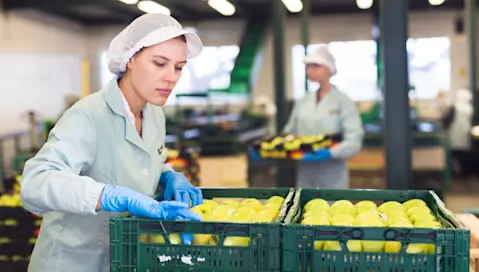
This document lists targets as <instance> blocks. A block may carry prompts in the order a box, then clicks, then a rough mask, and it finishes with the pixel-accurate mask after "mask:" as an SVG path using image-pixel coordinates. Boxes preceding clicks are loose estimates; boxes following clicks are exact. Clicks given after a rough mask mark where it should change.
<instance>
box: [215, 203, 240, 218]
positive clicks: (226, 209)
mask: <svg viewBox="0 0 479 272" xmlns="http://www.w3.org/2000/svg"><path fill="white" fill-rule="evenodd" d="M235 210H236V208H234V207H232V206H229V205H225V204H219V205H218V207H216V209H214V210H213V214H218V215H219V214H226V215H228V216H230V215H232V214H233V213H234V212H235Z"/></svg>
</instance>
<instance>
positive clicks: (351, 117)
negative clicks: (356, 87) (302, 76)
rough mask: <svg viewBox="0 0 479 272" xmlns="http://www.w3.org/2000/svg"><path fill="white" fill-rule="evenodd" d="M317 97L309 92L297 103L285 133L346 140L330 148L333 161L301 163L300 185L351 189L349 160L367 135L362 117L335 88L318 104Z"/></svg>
mask: <svg viewBox="0 0 479 272" xmlns="http://www.w3.org/2000/svg"><path fill="white" fill-rule="evenodd" d="M316 97H317V92H309V93H306V95H305V96H304V97H302V98H301V99H300V100H298V101H297V102H296V103H295V105H294V108H293V111H292V113H291V116H290V118H289V121H288V123H287V124H286V126H285V128H284V132H287V133H292V134H295V135H299V136H312V135H319V134H336V133H341V134H342V135H343V141H342V143H341V144H339V145H338V146H336V147H334V148H332V149H331V153H332V155H333V159H331V160H328V161H325V162H321V163H316V162H300V163H299V164H298V177H297V186H298V187H306V188H307V187H310V188H338V189H340V188H348V186H349V173H348V168H347V164H346V160H347V159H348V158H350V157H352V156H354V155H355V154H357V153H358V152H359V151H360V149H361V146H362V140H363V136H364V131H363V127H362V123H361V118H360V116H359V113H358V110H357V107H356V105H355V104H354V103H353V101H351V99H350V98H349V97H348V96H347V95H346V94H344V93H341V92H340V91H338V90H337V89H336V87H334V86H332V87H331V90H330V91H329V93H328V94H327V95H326V96H325V97H323V98H322V99H321V100H320V101H319V103H318V102H317V99H316Z"/></svg>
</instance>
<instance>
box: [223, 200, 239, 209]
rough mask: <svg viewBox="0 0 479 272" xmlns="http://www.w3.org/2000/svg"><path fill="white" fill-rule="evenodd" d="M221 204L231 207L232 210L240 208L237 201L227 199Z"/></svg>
mask: <svg viewBox="0 0 479 272" xmlns="http://www.w3.org/2000/svg"><path fill="white" fill-rule="evenodd" d="M223 204H225V205H228V206H231V207H233V208H238V207H239V206H240V204H239V202H238V201H234V200H232V199H227V200H225V201H223Z"/></svg>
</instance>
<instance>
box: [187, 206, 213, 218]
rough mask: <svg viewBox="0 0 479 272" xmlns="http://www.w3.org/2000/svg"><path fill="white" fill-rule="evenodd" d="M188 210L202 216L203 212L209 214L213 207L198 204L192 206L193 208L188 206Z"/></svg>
mask: <svg viewBox="0 0 479 272" xmlns="http://www.w3.org/2000/svg"><path fill="white" fill-rule="evenodd" d="M190 210H191V211H194V212H196V213H198V214H199V215H201V216H203V215H205V214H210V213H211V212H212V211H213V208H212V207H211V206H209V205H205V204H200V205H197V206H194V207H193V208H190Z"/></svg>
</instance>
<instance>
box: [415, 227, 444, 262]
mask: <svg viewBox="0 0 479 272" xmlns="http://www.w3.org/2000/svg"><path fill="white" fill-rule="evenodd" d="M414 226H415V227H416V228H428V229H439V228H441V227H442V226H441V224H439V223H438V222H432V221H429V222H428V221H422V222H418V223H417V224H415V225H414ZM420 245H422V246H424V253H427V254H435V253H436V245H435V244H420Z"/></svg>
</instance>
